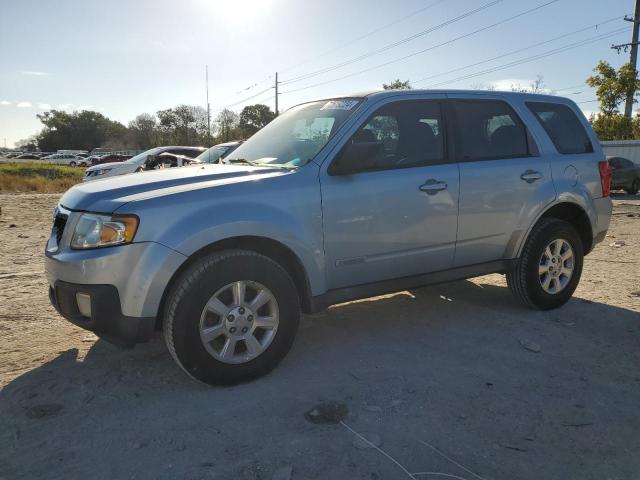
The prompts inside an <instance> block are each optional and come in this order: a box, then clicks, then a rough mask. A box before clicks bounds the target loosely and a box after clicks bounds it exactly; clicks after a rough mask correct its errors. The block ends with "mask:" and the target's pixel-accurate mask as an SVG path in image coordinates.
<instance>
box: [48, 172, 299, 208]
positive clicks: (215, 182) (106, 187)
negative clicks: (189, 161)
mask: <svg viewBox="0 0 640 480" xmlns="http://www.w3.org/2000/svg"><path fill="white" fill-rule="evenodd" d="M106 165H112V164H105V165H100V167H101V168H102V167H105V166H106ZM113 165H119V164H118V163H115V164H113ZM289 173H291V170H287V169H284V168H273V167H253V166H248V165H217V164H214V165H209V164H205V165H198V166H193V167H182V168H164V169H160V170H153V171H148V172H142V173H134V174H131V175H120V176H115V177H107V178H104V179H100V180H94V181H91V182H86V183H82V184H78V185H76V186H74V187H72V188H71V189H69V190H68V191H67V193H65V194H64V195H63V196H62V198H61V199H60V204H61V205H62V206H64V207H65V208H68V209H70V210H84V211H90V212H99V213H111V212H113V211H115V210H116V209H117V208H119V207H121V206H122V205H124V204H125V203H129V202H133V201H140V200H144V199H146V198H152V197H158V196H163V195H172V194H176V193H180V192H182V191H189V190H195V189H198V188H210V187H216V186H221V185H229V184H232V183H239V182H250V181H253V180H261V179H264V178H269V177H274V176H281V175H287V174H289Z"/></svg>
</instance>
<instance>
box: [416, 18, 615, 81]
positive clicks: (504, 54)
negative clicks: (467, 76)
mask: <svg viewBox="0 0 640 480" xmlns="http://www.w3.org/2000/svg"><path fill="white" fill-rule="evenodd" d="M619 19H620V17H618V16H616V17H613V18H610V19H608V20H605V21H603V22H599V23H594V24H592V25H589V26H588V27H584V28H579V29H578V30H574V31H572V32H568V33H564V34H562V35H559V36H557V37H553V38H550V39H549V40H544V41H542V42H537V43H533V44H531V45H527V46H526V47H522V48H517V49H515V50H511V51H510V52H507V53H503V54H501V55H498V56H496V57H492V58H488V59H486V60H481V61H479V62H475V63H470V64H468V65H464V66H462V67H457V68H454V69H452V70H448V71H446V72H441V73H436V74H434V75H429V76H428V77H424V78H421V79H419V80H415V81H413V82H412V83H421V82H424V81H426V80H431V79H432V78H437V77H442V76H443V75H448V74H450V73H454V72H459V71H460V70H465V69H467V68H471V67H476V66H478V65H482V64H483V63H489V62H492V61H494V60H499V59H500V58H504V57H508V56H510V55H514V54H516V53H520V52H523V51H525V50H529V49H531V48H536V47H539V46H541V45H546V44H548V43H552V42H555V41H556V40H560V39H562V38H566V37H570V36H572V35H576V34H577V33H582V32H584V31H587V30H591V29H592V28H594V27H595V28H598V26H600V25H606V24H607V23H611V22H614V21H616V20H619Z"/></svg>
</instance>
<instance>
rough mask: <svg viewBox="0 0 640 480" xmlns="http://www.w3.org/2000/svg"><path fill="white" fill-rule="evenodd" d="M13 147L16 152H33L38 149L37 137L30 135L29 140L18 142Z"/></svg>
mask: <svg viewBox="0 0 640 480" xmlns="http://www.w3.org/2000/svg"><path fill="white" fill-rule="evenodd" d="M15 146H16V148H17V149H18V150H22V151H25V152H35V151H36V150H37V149H38V136H37V135H31V136H30V137H29V138H25V139H22V140H18V141H17V142H15Z"/></svg>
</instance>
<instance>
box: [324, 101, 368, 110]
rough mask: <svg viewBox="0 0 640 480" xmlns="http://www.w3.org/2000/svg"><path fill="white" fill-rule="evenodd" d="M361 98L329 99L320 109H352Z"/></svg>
mask: <svg viewBox="0 0 640 480" xmlns="http://www.w3.org/2000/svg"><path fill="white" fill-rule="evenodd" d="M358 102H359V100H329V101H328V102H327V103H325V104H324V105H323V106H322V108H321V109H320V110H351V109H352V108H353V107H355V106H356V105H357V104H358Z"/></svg>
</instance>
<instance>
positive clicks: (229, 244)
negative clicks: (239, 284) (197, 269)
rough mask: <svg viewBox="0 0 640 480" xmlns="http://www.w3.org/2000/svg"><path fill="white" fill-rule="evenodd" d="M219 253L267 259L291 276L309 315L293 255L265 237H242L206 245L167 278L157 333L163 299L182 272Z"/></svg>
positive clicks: (305, 287) (304, 282)
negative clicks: (242, 252)
mask: <svg viewBox="0 0 640 480" xmlns="http://www.w3.org/2000/svg"><path fill="white" fill-rule="evenodd" d="M223 250H248V251H251V252H255V253H259V254H261V255H264V256H265V257H267V258H270V259H271V260H273V261H274V262H276V263H277V264H278V265H280V266H281V267H282V268H284V269H285V270H286V271H287V273H289V275H291V278H292V279H293V283H294V285H295V287H296V290H297V292H298V297H299V299H300V306H301V308H302V311H303V312H304V313H310V312H311V311H312V310H313V307H312V294H311V283H310V281H309V277H308V275H307V272H306V270H305V268H304V266H303V263H302V261H301V260H300V258H299V257H298V256H297V255H296V254H295V253H294V251H293V250H291V248H289V247H288V246H286V245H285V244H283V243H281V242H279V241H277V240H273V239H271V238H268V237H262V236H251V235H243V236H236V237H229V238H225V239H222V240H218V241H216V242H213V243H211V244H209V245H206V246H204V247H202V248H201V249H199V250H197V251H195V252H194V253H193V254H191V255H190V256H189V257H188V258H187V260H186V261H185V262H183V263H182V265H180V267H179V268H178V269H177V270H176V271H175V272H174V273H173V275H172V276H171V279H170V280H169V282H168V283H167V285H166V287H165V289H164V292H163V294H162V299H161V300H160V305H159V307H158V316H157V320H156V329H159V327H160V326H161V325H162V312H163V310H164V305H165V301H166V299H167V295H168V293H169V291H170V290H171V287H172V286H173V284H174V283H175V281H176V280H177V278H178V277H179V276H180V275H181V274H182V272H184V271H185V270H186V269H187V268H189V267H190V266H191V265H193V264H194V263H195V262H197V261H198V260H200V259H201V258H203V257H204V256H206V255H209V254H210V253H214V252H219V251H223Z"/></svg>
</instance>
